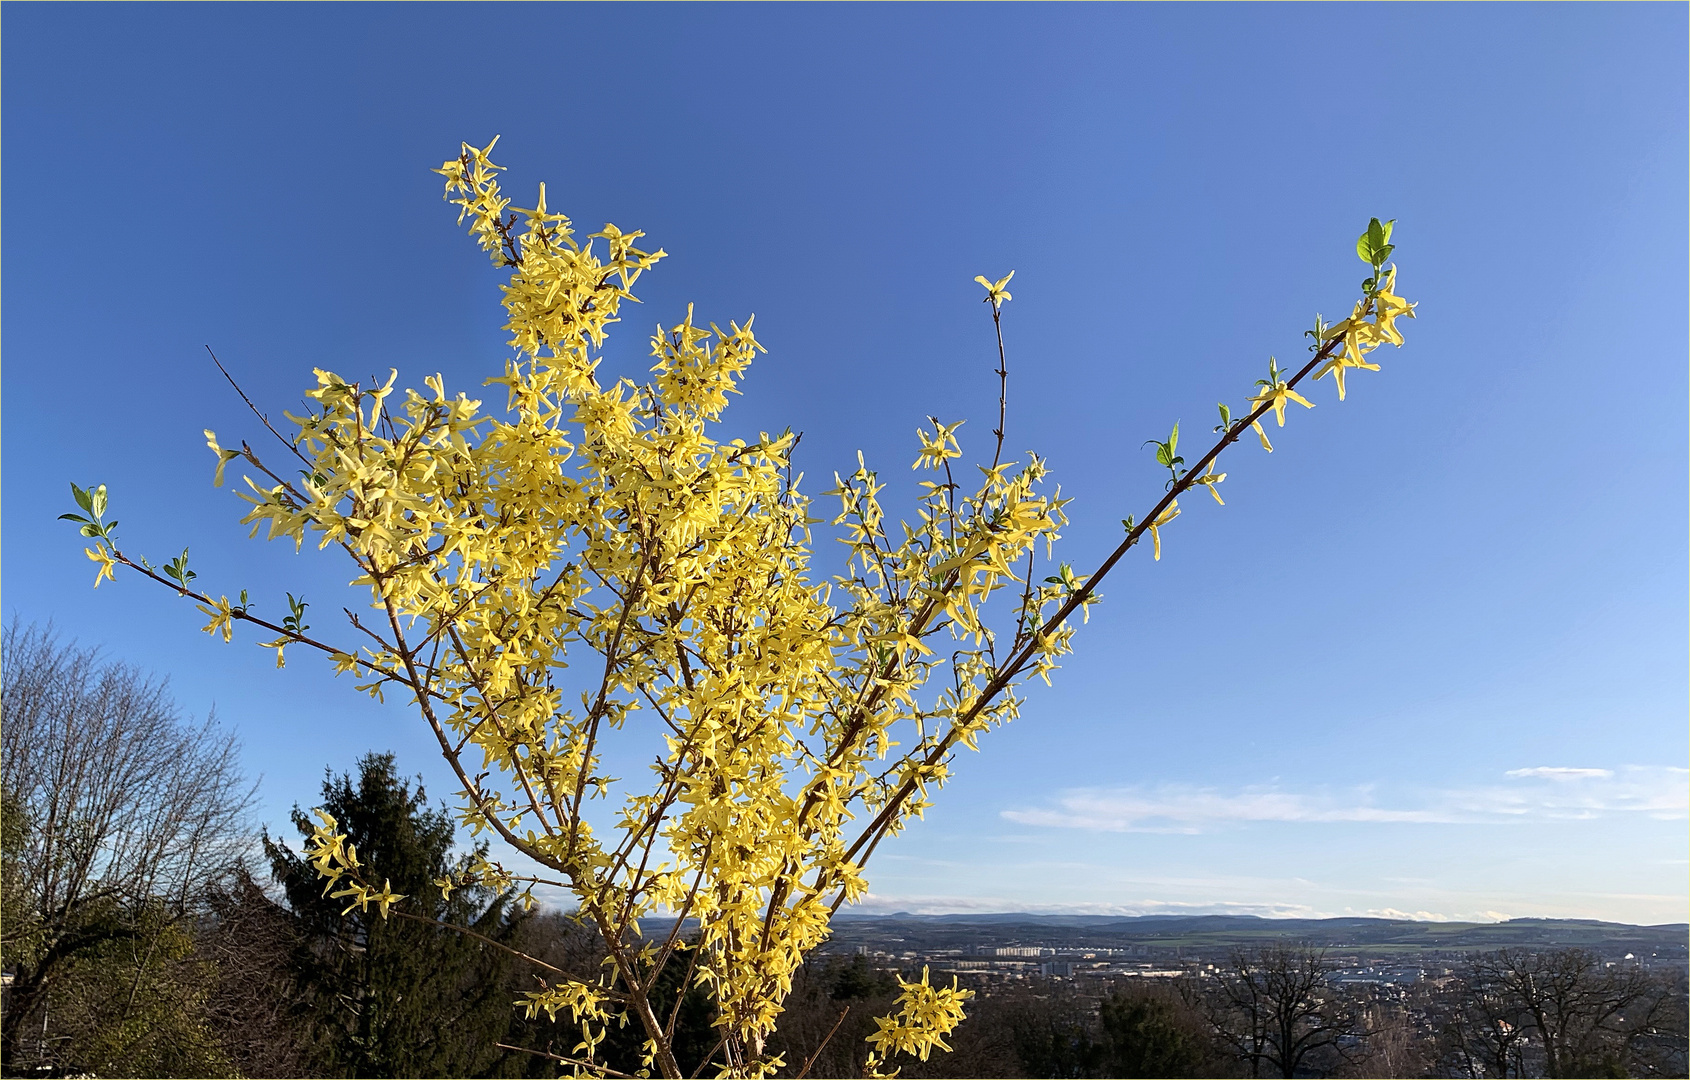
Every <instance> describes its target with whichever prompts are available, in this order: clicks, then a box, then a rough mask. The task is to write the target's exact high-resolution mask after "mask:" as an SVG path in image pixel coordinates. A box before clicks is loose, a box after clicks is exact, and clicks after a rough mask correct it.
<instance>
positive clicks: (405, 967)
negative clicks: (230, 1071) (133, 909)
mask: <svg viewBox="0 0 1690 1080" xmlns="http://www.w3.org/2000/svg"><path fill="white" fill-rule="evenodd" d="M321 805H322V806H323V808H324V809H326V810H327V811H328V812H329V813H330V814H332V815H334V817H335V819H336V820H337V821H338V822H339V823H340V828H341V829H342V830H344V831H345V833H346V834H347V837H348V839H349V841H350V842H351V843H352V844H354V845H356V847H357V850H358V852H359V854H360V856H361V857H362V858H363V859H364V861H365V864H366V865H367V866H369V867H370V871H371V873H373V874H374V875H376V876H377V878H378V879H386V880H388V881H390V882H391V887H392V889H393V890H394V891H395V892H398V893H403V894H405V895H406V896H408V897H410V898H412V903H411V904H410V905H408V907H407V911H408V912H409V913H410V914H409V915H408V916H407V917H405V918H390V919H386V920H384V919H382V918H380V917H379V916H378V915H377V914H376V913H375V912H373V911H369V912H364V911H359V910H358V909H357V908H356V907H354V908H352V909H351V910H348V911H343V910H342V909H344V908H346V902H345V900H343V899H335V898H333V897H329V896H325V895H324V890H323V887H322V882H321V879H320V878H318V877H317V875H316V873H315V872H314V871H313V869H312V868H311V865H310V864H309V863H308V862H307V861H306V860H305V859H303V858H302V857H301V856H300V855H299V854H297V853H296V852H294V851H293V850H290V849H289V848H288V847H287V846H286V845H284V844H282V843H281V842H280V841H278V840H273V839H271V838H270V837H268V836H266V837H265V839H264V846H265V852H266V854H267V855H268V856H269V860H270V866H271V872H272V873H273V874H274V876H275V878H276V881H277V882H278V883H279V884H280V885H281V886H282V888H283V889H284V891H285V892H286V894H287V900H288V904H289V905H290V906H291V907H292V909H293V912H294V915H295V917H296V918H297V919H298V920H299V924H300V928H301V929H302V930H303V932H304V936H303V940H304V944H303V946H302V947H301V948H300V950H299V952H298V954H297V955H296V959H295V966H296V971H295V977H296V978H297V979H298V980H299V982H300V984H301V985H302V986H303V987H304V988H305V989H306V993H305V995H304V999H303V1002H302V1004H303V1007H304V1008H306V1009H308V1010H309V1011H310V1013H311V1023H310V1024H309V1027H310V1028H311V1030H312V1036H313V1039H314V1041H315V1046H314V1048H313V1053H312V1055H311V1056H312V1057H313V1058H315V1059H316V1060H315V1061H314V1064H315V1065H316V1067H317V1068H318V1069H319V1070H320V1071H321V1072H323V1073H324V1074H326V1075H342V1076H370V1077H378V1076H379V1077H388V1076H479V1075H489V1074H501V1073H503V1072H504V1071H505V1067H504V1066H505V1065H506V1064H507V1063H506V1062H505V1061H504V1060H503V1059H504V1056H505V1055H504V1051H501V1050H500V1049H499V1048H498V1047H497V1046H496V1045H495V1044H496V1043H499V1042H504V1041H508V1040H507V1039H506V1038H505V1035H506V1032H507V1031H508V1030H509V1028H510V1025H511V1021H512V1017H513V1011H514V1010H513V1007H512V1000H513V998H514V996H515V995H514V994H513V993H512V991H511V989H510V985H511V983H510V972H509V967H510V963H509V960H510V957H509V954H507V953H505V952H504V951H502V950H500V949H498V948H495V947H493V946H491V945H487V944H485V943H484V942H481V941H477V940H476V939H475V938H473V937H469V936H466V935H464V934H462V933H459V932H457V931H455V930H450V929H447V928H445V927H443V926H435V925H430V924H429V923H428V922H427V921H423V920H426V919H435V920H439V921H440V922H450V923H455V924H457V925H459V926H467V927H470V928H471V929H473V930H475V931H476V932H477V933H480V934H484V935H486V936H487V937H488V938H491V939H493V940H495V941H499V942H507V941H509V940H510V939H511V938H512V937H513V936H514V934H515V933H516V931H517V929H518V928H519V926H520V924H521V923H522V922H523V921H524V915H523V914H521V913H519V912H516V911H513V910H512V906H511V904H510V898H509V895H508V894H506V895H495V894H493V893H492V892H491V891H490V890H488V889H485V888H482V887H479V886H470V887H466V888H462V889H456V890H452V891H451V892H450V895H449V896H443V895H442V889H441V888H440V887H439V886H438V885H436V884H435V881H436V879H439V878H443V877H446V876H448V875H450V874H453V873H454V872H458V871H461V870H462V868H463V866H464V865H466V864H467V862H468V861H469V859H471V858H473V855H462V856H459V857H458V858H457V859H454V858H453V857H452V842H453V837H454V832H455V830H454V827H453V822H452V819H451V816H450V814H449V813H448V812H447V811H446V810H445V809H444V808H440V809H435V810H431V809H429V808H428V804H427V797H426V793H425V792H424V790H423V786H422V782H421V779H420V778H419V779H418V781H417V784H416V786H415V788H412V787H411V786H410V785H408V784H407V783H406V782H405V781H404V780H403V779H401V778H400V777H398V776H397V775H395V773H394V767H393V755H392V754H368V755H366V756H364V757H363V758H361V759H360V760H359V762H358V775H357V778H356V780H354V778H353V777H351V776H350V775H346V774H342V775H341V776H339V777H335V776H333V775H329V776H327V777H326V778H325V779H324V782H323V799H322V803H321ZM292 816H293V823H294V825H295V827H297V828H298V829H299V831H300V834H301V835H302V836H305V837H309V836H310V835H311V832H312V828H313V826H314V822H312V821H311V820H310V819H308V818H307V817H306V815H305V813H304V812H303V811H301V810H300V809H299V808H298V807H297V806H295V807H294V811H293V815H292ZM478 850H480V849H478Z"/></svg>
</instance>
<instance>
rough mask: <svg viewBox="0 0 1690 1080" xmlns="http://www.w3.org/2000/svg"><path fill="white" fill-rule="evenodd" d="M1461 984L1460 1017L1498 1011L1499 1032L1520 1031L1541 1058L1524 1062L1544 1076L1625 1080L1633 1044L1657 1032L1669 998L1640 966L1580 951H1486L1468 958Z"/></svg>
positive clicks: (1492, 1037)
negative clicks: (1463, 1009)
mask: <svg viewBox="0 0 1690 1080" xmlns="http://www.w3.org/2000/svg"><path fill="white" fill-rule="evenodd" d="M1466 982H1467V987H1466V994H1465V995H1464V996H1465V997H1466V999H1467V1001H1468V1003H1469V1005H1470V1009H1469V1010H1468V1011H1472V1008H1471V1006H1476V1005H1482V1006H1483V1008H1484V1009H1486V1010H1491V1011H1496V1012H1497V1013H1498V1016H1499V1020H1498V1022H1497V1023H1498V1027H1499V1028H1500V1025H1501V1024H1508V1025H1510V1026H1511V1027H1512V1028H1513V1029H1514V1033H1515V1035H1516V1037H1518V1035H1519V1034H1520V1033H1521V1032H1522V1031H1523V1032H1524V1033H1526V1034H1527V1035H1528V1037H1529V1038H1530V1040H1531V1043H1532V1044H1533V1045H1532V1046H1531V1049H1532V1051H1533V1057H1536V1056H1537V1055H1541V1061H1540V1062H1536V1061H1534V1062H1532V1064H1534V1065H1540V1066H1541V1069H1542V1072H1543V1075H1544V1076H1549V1077H1563V1076H1599V1075H1628V1074H1629V1073H1628V1069H1629V1065H1630V1059H1631V1058H1632V1056H1633V1050H1634V1048H1635V1044H1637V1043H1638V1042H1639V1040H1641V1039H1644V1038H1646V1037H1648V1036H1649V1035H1650V1034H1651V1033H1652V1032H1653V1031H1654V1030H1655V1029H1656V1028H1658V1026H1659V1025H1658V1023H1657V1021H1658V1020H1659V1019H1660V1014H1661V1013H1662V1012H1663V1011H1664V1010H1665V1008H1666V1006H1667V1003H1668V1001H1669V998H1670V996H1669V995H1668V994H1665V993H1663V989H1664V988H1663V986H1662V984H1661V981H1660V980H1659V979H1658V978H1656V977H1654V976H1652V975H1651V974H1650V973H1649V972H1647V971H1644V970H1643V969H1642V968H1640V967H1637V966H1635V965H1632V964H1628V963H1623V962H1619V963H1609V962H1604V961H1603V959H1602V957H1600V956H1598V955H1596V954H1595V953H1592V952H1587V951H1585V950H1583V949H1558V950H1555V951H1553V952H1529V951H1526V950H1522V949H1503V950H1501V951H1499V952H1495V953H1488V954H1485V955H1482V956H1478V957H1475V958H1474V960H1473V962H1472V964H1471V967H1470V971H1469V973H1468V976H1467V980H1466ZM1491 1041H1493V1042H1495V1041H1496V1038H1495V1036H1491ZM1516 1053H1518V1052H1516ZM1501 1064H1502V1061H1499V1062H1498V1065H1501ZM1521 1067H1522V1068H1523V1067H1525V1063H1524V1062H1521ZM1487 1074H1488V1075H1507V1074H1506V1073H1500V1071H1499V1072H1497V1073H1489V1072H1488V1070H1487ZM1514 1075H1516V1076H1518V1075H1523V1072H1522V1071H1516V1072H1515V1074H1514Z"/></svg>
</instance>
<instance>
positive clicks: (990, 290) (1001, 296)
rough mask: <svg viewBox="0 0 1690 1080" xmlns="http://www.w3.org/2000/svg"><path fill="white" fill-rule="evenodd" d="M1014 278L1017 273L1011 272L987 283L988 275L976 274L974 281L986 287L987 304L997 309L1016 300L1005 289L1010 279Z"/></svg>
mask: <svg viewBox="0 0 1690 1080" xmlns="http://www.w3.org/2000/svg"><path fill="white" fill-rule="evenodd" d="M1014 276H1015V271H1013V270H1011V271H1010V272H1009V273H1007V274H1005V275H1004V276H1003V277H1001V278H998V279H997V280H996V281H987V280H986V275H984V274H976V275H975V277H974V280H975V281H978V282H979V283H980V284H982V285H984V286H985V287H986V302H987V303H989V304H991V305H992V307H993V308H994V309H996V308H1000V307H1003V305H1004V304H1005V303H1006V302H1007V301H1010V300H1013V299H1015V298H1014V297H1013V296H1011V295H1010V294H1009V290H1008V289H1007V288H1005V286H1007V285H1008V284H1009V279H1010V278H1012V277H1014Z"/></svg>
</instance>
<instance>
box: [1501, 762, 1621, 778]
mask: <svg viewBox="0 0 1690 1080" xmlns="http://www.w3.org/2000/svg"><path fill="white" fill-rule="evenodd" d="M1504 775H1506V776H1541V777H1542V778H1543V779H1545V780H1590V779H1602V780H1606V779H1607V778H1608V777H1610V776H1612V775H1614V770H1612V769H1568V768H1564V767H1561V766H1558V765H1539V766H1537V767H1536V768H1532V769H1509V770H1508V772H1507V773H1505V774H1504Z"/></svg>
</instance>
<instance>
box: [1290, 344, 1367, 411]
mask: <svg viewBox="0 0 1690 1080" xmlns="http://www.w3.org/2000/svg"><path fill="white" fill-rule="evenodd" d="M1348 368H1362V369H1365V370H1367V371H1378V370H1379V365H1378V364H1369V363H1368V362H1367V361H1366V360H1356V359H1352V358H1351V356H1350V354H1349V353H1348V352H1346V353H1345V354H1344V355H1343V356H1334V357H1333V358H1332V359H1330V360H1328V361H1327V362H1326V366H1325V367H1323V368H1321V369H1320V371H1319V372H1318V373H1316V375H1315V381H1317V382H1318V381H1319V380H1321V379H1323V378H1325V377H1326V376H1327V375H1328V374H1330V375H1331V376H1332V379H1333V381H1334V382H1336V383H1337V384H1338V400H1339V401H1343V400H1344V372H1345V370H1346V369H1348ZM1304 404H1307V402H1305V403H1304Z"/></svg>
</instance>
